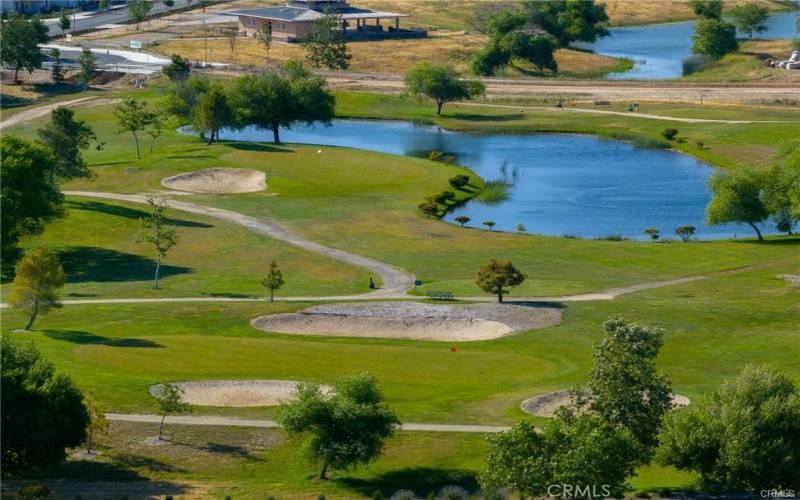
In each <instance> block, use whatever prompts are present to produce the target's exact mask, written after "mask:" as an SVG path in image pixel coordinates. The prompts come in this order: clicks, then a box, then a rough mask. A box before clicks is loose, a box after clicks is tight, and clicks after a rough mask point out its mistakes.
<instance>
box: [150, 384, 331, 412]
mask: <svg viewBox="0 0 800 500" xmlns="http://www.w3.org/2000/svg"><path fill="white" fill-rule="evenodd" d="M298 384H300V382H297V381H294V380H195V381H188V382H175V385H177V386H178V387H180V388H181V389H183V397H182V398H181V399H182V400H183V401H184V402H186V403H189V404H193V405H197V406H235V407H243V406H276V405H279V404H281V403H282V402H284V401H287V400H291V399H292V398H293V397H294V393H295V390H296V389H297V386H298ZM322 388H323V390H325V391H330V387H328V386H322ZM162 391H163V385H162V384H156V385H153V386H150V394H151V395H152V396H155V397H158V396H159V394H161V392H162Z"/></svg>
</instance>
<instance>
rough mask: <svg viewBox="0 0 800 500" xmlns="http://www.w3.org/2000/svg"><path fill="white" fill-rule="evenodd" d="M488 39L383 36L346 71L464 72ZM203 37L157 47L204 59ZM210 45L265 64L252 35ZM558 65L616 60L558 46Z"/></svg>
mask: <svg viewBox="0 0 800 500" xmlns="http://www.w3.org/2000/svg"><path fill="white" fill-rule="evenodd" d="M485 43H486V40H485V38H484V37H483V36H481V35H472V34H464V33H463V32H455V33H450V34H443V33H440V34H438V35H435V36H431V37H429V38H426V39H415V40H381V41H377V42H357V43H351V44H350V49H351V52H352V54H353V59H352V60H351V65H350V70H351V71H356V72H374V73H405V72H406V71H408V69H409V68H410V67H411V66H413V65H414V64H416V63H418V62H420V61H430V62H437V63H444V62H447V63H450V64H453V65H455V66H456V67H457V68H458V69H459V70H460V71H467V69H468V66H469V57H470V56H471V55H472V54H473V53H474V52H476V51H477V50H479V49H480V48H481V47H483V45H484V44H485ZM205 47H206V41H205V40H203V39H191V38H180V39H173V40H168V41H164V42H161V43H160V44H159V45H157V46H156V47H154V48H155V49H156V50H158V51H160V52H162V53H164V54H166V55H171V54H173V53H175V54H180V55H182V56H184V57H189V58H190V59H191V60H200V61H203V60H205ZM208 48H209V49H210V52H211V53H212V54H213V57H212V60H213V61H214V62H222V63H231V62H233V63H237V64H258V65H263V64H265V63H266V51H265V50H264V47H263V46H261V45H259V44H258V43H257V42H256V40H255V39H253V38H240V39H239V41H238V42H237V43H236V49H235V51H234V53H233V57H232V55H231V50H230V45H229V44H228V40H227V39H222V38H216V39H209V40H208ZM303 57H304V54H303V51H302V49H301V47H300V46H299V45H297V44H285V43H275V44H273V46H272V49H271V51H270V60H271V62H273V63H275V62H285V61H288V60H291V59H303ZM556 58H557V60H558V65H559V68H560V70H561V71H562V72H565V73H577V72H594V71H600V70H603V69H605V68H609V67H612V66H614V65H615V64H616V59H613V58H610V57H605V56H600V55H596V54H589V53H585V52H579V51H575V50H569V49H562V50H559V51H558V52H557V53H556Z"/></svg>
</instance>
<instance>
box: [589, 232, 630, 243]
mask: <svg viewBox="0 0 800 500" xmlns="http://www.w3.org/2000/svg"><path fill="white" fill-rule="evenodd" d="M595 239H596V240H601V241H628V240H630V238H627V237H625V236H622V235H621V234H617V233H614V234H607V235H605V236H598V237H597V238H595Z"/></svg>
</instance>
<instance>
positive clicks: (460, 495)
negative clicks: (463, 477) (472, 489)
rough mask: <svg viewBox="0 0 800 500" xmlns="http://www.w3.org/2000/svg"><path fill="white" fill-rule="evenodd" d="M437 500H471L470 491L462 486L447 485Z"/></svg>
mask: <svg viewBox="0 0 800 500" xmlns="http://www.w3.org/2000/svg"><path fill="white" fill-rule="evenodd" d="M436 499H437V500H469V492H468V491H467V490H465V489H464V488H462V487H461V486H445V487H444V488H442V490H441V491H440V492H439V495H438V496H437V497H436Z"/></svg>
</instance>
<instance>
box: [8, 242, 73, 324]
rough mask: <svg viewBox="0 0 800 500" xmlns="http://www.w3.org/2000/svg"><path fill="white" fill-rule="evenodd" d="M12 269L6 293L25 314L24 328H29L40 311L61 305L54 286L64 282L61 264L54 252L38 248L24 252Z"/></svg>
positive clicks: (10, 301)
mask: <svg viewBox="0 0 800 500" xmlns="http://www.w3.org/2000/svg"><path fill="white" fill-rule="evenodd" d="M15 271H16V272H15V275H14V289H13V291H12V292H11V294H10V295H9V296H8V303H9V304H11V305H12V306H14V307H16V308H17V309H20V310H21V311H23V312H25V313H26V314H28V316H29V319H28V324H26V325H25V330H30V329H31V328H32V327H33V322H34V321H36V317H37V316H38V315H39V314H42V315H44V314H47V313H48V311H50V309H52V308H53V307H61V304H60V303H59V302H58V294H57V293H56V290H58V289H59V288H61V287H63V286H64V282H65V280H66V276H65V275H64V268H62V267H61V261H59V259H58V254H57V253H55V252H53V251H52V250H49V249H47V248H37V249H35V250H30V251H28V252H26V253H25V256H24V257H23V258H22V260H20V261H19V262H18V263H17V267H16V270H15Z"/></svg>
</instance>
